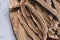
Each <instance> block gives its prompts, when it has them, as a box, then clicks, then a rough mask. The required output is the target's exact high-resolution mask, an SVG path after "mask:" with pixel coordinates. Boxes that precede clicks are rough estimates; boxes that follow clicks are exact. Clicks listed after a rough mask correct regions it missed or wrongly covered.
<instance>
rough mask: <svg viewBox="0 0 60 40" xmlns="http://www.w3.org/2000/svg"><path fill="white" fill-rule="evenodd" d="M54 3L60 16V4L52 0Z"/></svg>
mask: <svg viewBox="0 0 60 40" xmlns="http://www.w3.org/2000/svg"><path fill="white" fill-rule="evenodd" d="M52 1H53V3H54V6H55V8H56V10H57V12H58V13H59V14H60V3H59V2H57V1H56V0H52Z"/></svg>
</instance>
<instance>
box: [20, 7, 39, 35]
mask: <svg viewBox="0 0 60 40" xmlns="http://www.w3.org/2000/svg"><path fill="white" fill-rule="evenodd" d="M21 10H22V14H23V16H24V18H25V19H26V21H27V23H28V25H29V27H30V28H31V29H32V30H33V31H34V32H35V33H37V34H39V33H38V30H37V27H36V26H35V25H34V23H33V21H32V20H31V18H29V17H27V16H26V15H27V14H26V13H28V12H27V10H25V7H23V6H22V7H21ZM28 20H29V21H28Z"/></svg>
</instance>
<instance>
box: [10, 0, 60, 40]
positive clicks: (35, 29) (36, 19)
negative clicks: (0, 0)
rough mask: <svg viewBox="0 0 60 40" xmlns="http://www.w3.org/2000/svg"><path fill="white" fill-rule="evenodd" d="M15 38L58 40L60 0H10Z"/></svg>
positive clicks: (59, 34)
mask: <svg viewBox="0 0 60 40" xmlns="http://www.w3.org/2000/svg"><path fill="white" fill-rule="evenodd" d="M9 8H10V18H11V22H12V27H13V29H14V33H15V35H16V38H17V40H60V0H11V1H10V4H9Z"/></svg>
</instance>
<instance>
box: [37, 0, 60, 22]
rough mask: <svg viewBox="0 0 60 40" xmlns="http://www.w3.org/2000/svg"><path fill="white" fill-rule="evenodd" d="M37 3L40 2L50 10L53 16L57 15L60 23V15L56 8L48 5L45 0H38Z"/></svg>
mask: <svg viewBox="0 0 60 40" xmlns="http://www.w3.org/2000/svg"><path fill="white" fill-rule="evenodd" d="M36 1H37V2H39V3H40V4H41V5H42V6H43V7H45V8H46V9H47V10H49V11H50V12H51V13H52V14H53V15H55V16H56V17H57V18H58V20H59V22H60V14H59V13H58V12H57V11H56V10H55V9H54V8H52V7H51V5H49V4H48V3H46V2H44V1H43V0H36ZM48 7H49V8H48Z"/></svg>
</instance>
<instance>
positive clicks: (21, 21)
mask: <svg viewBox="0 0 60 40" xmlns="http://www.w3.org/2000/svg"><path fill="white" fill-rule="evenodd" d="M18 13H20V12H18ZM18 18H19V20H20V23H21V24H22V25H23V27H24V28H25V30H26V31H27V33H28V34H29V35H30V36H31V37H32V39H33V40H40V39H39V37H38V36H36V35H35V33H34V32H33V31H32V30H31V29H30V28H29V26H28V25H27V23H26V21H25V19H23V17H22V15H21V13H20V16H18Z"/></svg>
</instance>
